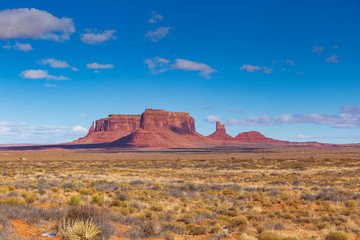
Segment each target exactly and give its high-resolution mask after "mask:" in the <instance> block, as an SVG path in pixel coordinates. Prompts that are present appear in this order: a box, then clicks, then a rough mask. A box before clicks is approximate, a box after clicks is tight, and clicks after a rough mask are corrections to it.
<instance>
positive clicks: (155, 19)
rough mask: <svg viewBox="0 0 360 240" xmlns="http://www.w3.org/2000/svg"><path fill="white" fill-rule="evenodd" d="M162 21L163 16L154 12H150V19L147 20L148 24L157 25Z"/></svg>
mask: <svg viewBox="0 0 360 240" xmlns="http://www.w3.org/2000/svg"><path fill="white" fill-rule="evenodd" d="M163 19H164V16H162V15H160V14H158V13H156V12H155V11H152V12H151V18H150V19H149V23H157V22H160V21H162V20H163Z"/></svg>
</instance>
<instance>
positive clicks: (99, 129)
mask: <svg viewBox="0 0 360 240" xmlns="http://www.w3.org/2000/svg"><path fill="white" fill-rule="evenodd" d="M140 117H141V115H124V114H110V115H109V116H108V117H107V118H102V119H99V120H96V124H94V122H93V124H92V126H91V127H90V129H89V133H88V134H87V135H86V136H85V137H83V138H79V139H78V140H75V141H73V142H72V143H73V144H88V143H106V142H112V141H115V140H118V139H119V138H122V137H125V136H127V135H129V134H130V133H132V132H134V131H135V130H136V129H137V128H139V126H140Z"/></svg>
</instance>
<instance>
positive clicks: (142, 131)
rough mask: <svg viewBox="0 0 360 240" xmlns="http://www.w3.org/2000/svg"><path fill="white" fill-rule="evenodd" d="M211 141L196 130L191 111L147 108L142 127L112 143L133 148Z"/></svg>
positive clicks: (177, 145)
mask: <svg viewBox="0 0 360 240" xmlns="http://www.w3.org/2000/svg"><path fill="white" fill-rule="evenodd" d="M211 143H213V142H212V141H211V140H210V139H206V138H205V137H204V136H202V135H200V134H198V133H197V132H195V120H194V119H193V118H192V117H191V116H190V115H189V113H183V112H166V111H164V110H157V109H146V110H145V112H144V113H143V114H142V115H141V120H140V127H139V128H138V129H136V130H135V131H134V132H133V133H131V134H129V135H128V136H125V137H123V138H120V139H119V140H117V141H114V142H112V143H111V144H112V146H123V147H133V148H140V147H149V148H162V147H164V148H176V147H200V146H205V145H207V144H211Z"/></svg>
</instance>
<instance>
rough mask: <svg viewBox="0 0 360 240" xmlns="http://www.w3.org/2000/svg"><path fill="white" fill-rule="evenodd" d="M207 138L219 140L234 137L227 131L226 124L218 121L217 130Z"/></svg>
mask: <svg viewBox="0 0 360 240" xmlns="http://www.w3.org/2000/svg"><path fill="white" fill-rule="evenodd" d="M207 138H210V139H213V140H217V141H226V142H227V141H233V139H234V138H233V137H232V136H230V135H229V134H227V133H226V130H225V124H221V123H220V122H216V131H215V132H214V133H212V134H210V135H209V136H207Z"/></svg>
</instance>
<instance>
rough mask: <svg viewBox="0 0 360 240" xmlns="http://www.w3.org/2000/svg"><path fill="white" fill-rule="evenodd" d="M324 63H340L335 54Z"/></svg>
mask: <svg viewBox="0 0 360 240" xmlns="http://www.w3.org/2000/svg"><path fill="white" fill-rule="evenodd" d="M325 61H326V62H332V63H338V62H340V61H339V60H338V56H337V55H336V54H333V55H331V57H329V58H327V59H326V60H325Z"/></svg>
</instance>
